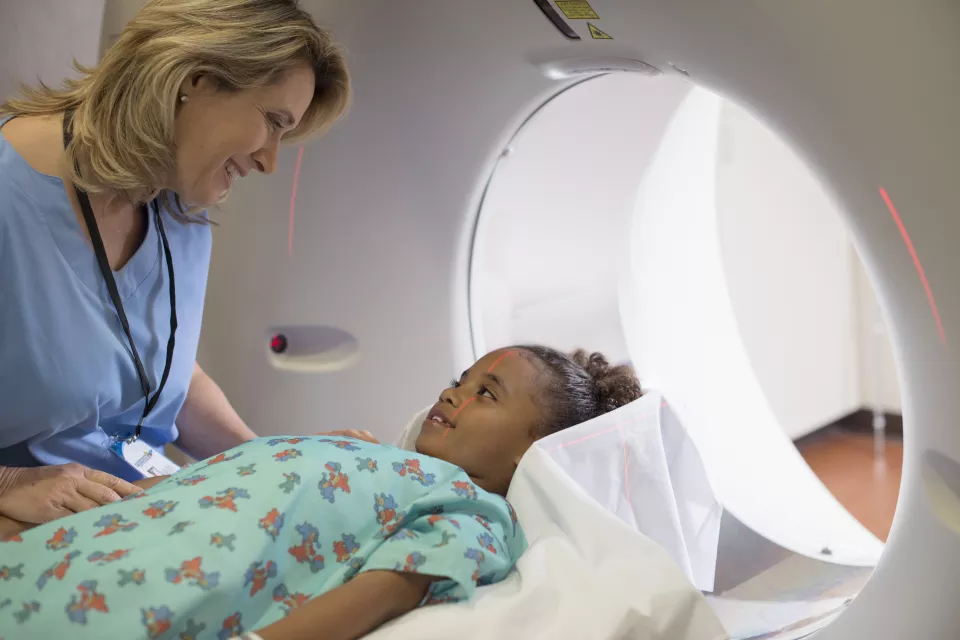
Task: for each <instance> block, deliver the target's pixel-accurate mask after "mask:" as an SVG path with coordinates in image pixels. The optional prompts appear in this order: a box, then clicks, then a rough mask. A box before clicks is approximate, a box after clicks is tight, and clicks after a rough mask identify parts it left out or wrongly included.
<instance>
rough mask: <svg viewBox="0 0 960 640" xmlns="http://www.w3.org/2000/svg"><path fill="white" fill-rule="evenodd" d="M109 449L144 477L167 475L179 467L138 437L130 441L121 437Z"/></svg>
mask: <svg viewBox="0 0 960 640" xmlns="http://www.w3.org/2000/svg"><path fill="white" fill-rule="evenodd" d="M110 450H111V451H113V453H115V454H116V455H118V456H120V458H122V459H123V460H124V462H126V463H127V464H128V465H130V466H131V467H133V468H134V469H136V470H137V471H138V472H140V473H142V474H143V476H144V477H145V478H146V477H154V478H155V477H157V476H169V475H171V474H174V473H176V472H177V471H179V470H180V467H178V466H177V464H176V463H175V462H173V461H172V460H170V458H168V457H167V456H165V455H163V454H162V453H160V452H159V451H157V450H156V449H154V448H153V447H151V446H150V445H148V444H147V443H146V442H144V441H143V440H141V439H139V438H138V439H136V440H134V441H132V442H128V441H127V440H122V439H117V440H114V442H113V444H112V445H111V446H110Z"/></svg>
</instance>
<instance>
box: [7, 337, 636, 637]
mask: <svg viewBox="0 0 960 640" xmlns="http://www.w3.org/2000/svg"><path fill="white" fill-rule="evenodd" d="M639 396H640V386H639V384H638V382H637V380H636V378H635V377H634V376H633V374H632V373H631V372H630V371H629V370H628V369H627V368H625V367H610V366H609V365H608V364H607V362H606V360H605V359H604V358H603V356H601V355H599V354H593V355H590V356H587V355H586V354H585V353H584V352H582V351H578V352H577V353H576V354H574V356H573V357H572V358H570V357H567V356H565V355H562V354H560V353H558V352H556V351H554V350H551V349H547V348H543V347H531V346H522V347H514V348H509V349H502V350H499V351H494V352H493V353H490V354H488V355H487V356H485V357H483V358H481V359H480V360H479V361H478V362H477V363H476V364H474V365H473V366H472V367H471V368H470V369H469V370H468V371H466V372H464V374H463V375H462V376H461V377H460V379H459V380H457V381H455V382H454V383H453V384H452V385H451V386H450V388H448V389H446V390H444V391H443V393H442V394H440V398H439V401H438V402H437V403H436V405H434V407H433V409H432V410H431V411H430V413H429V415H428V417H427V419H426V420H425V421H424V423H423V426H422V429H421V433H420V435H419V437H418V439H417V441H416V453H413V452H410V451H404V450H401V449H398V448H396V447H391V446H386V445H381V444H378V443H377V442H376V441H375V440H374V439H373V438H372V437H365V439H360V438H355V437H344V436H322V435H321V436H306V437H303V436H296V437H263V438H258V439H256V440H253V441H251V442H248V443H246V444H243V445H241V446H239V447H236V448H234V449H231V450H230V451H227V452H225V453H222V454H220V455H217V456H215V457H213V458H209V459H207V460H204V461H202V462H200V463H197V464H194V465H192V466H190V467H188V468H185V469H183V470H181V471H179V472H177V473H176V474H174V475H172V476H169V477H167V478H164V479H162V480H161V481H160V482H158V483H157V484H154V485H153V486H151V487H150V488H149V489H147V490H145V491H143V492H142V493H138V494H134V495H133V496H131V497H128V498H126V499H124V500H123V501H121V502H118V503H113V504H110V505H106V506H103V507H99V508H96V509H92V510H89V511H85V512H82V513H78V514H75V515H71V516H68V517H65V518H61V519H60V520H56V521H54V522H49V523H46V524H44V525H41V526H38V527H36V528H34V529H30V530H28V531H23V532H21V533H20V534H19V535H16V536H14V537H13V538H11V539H8V541H6V542H3V543H0V637H2V638H8V639H9V638H60V637H63V638H77V639H79V638H98V639H102V638H124V639H133V638H176V639H187V638H192V639H199V638H217V639H218V640H228V639H229V638H236V637H239V636H241V634H242V633H244V632H251V631H255V632H256V633H257V634H259V636H260V637H262V638H263V640H297V639H300V638H303V639H310V640H321V639H324V640H326V639H333V638H337V639H339V638H357V637H360V636H362V635H364V634H366V633H368V632H370V631H372V630H373V629H375V628H376V627H378V626H379V625H381V624H383V623H384V622H386V621H388V620H390V619H392V618H395V617H397V616H400V615H402V614H404V613H406V612H408V611H411V610H413V609H414V608H416V607H418V606H420V605H423V604H431V603H438V602H452V601H458V600H463V599H466V598H469V597H470V596H471V595H472V594H473V592H474V590H475V588H476V586H478V585H484V584H491V583H495V582H497V581H499V580H502V579H503V578H504V577H505V576H506V575H507V573H508V572H509V571H510V569H511V567H512V566H513V564H514V562H515V561H516V560H517V558H518V557H519V556H520V554H521V553H522V552H523V551H524V549H525V548H526V540H525V538H524V535H523V532H522V531H521V529H520V526H519V525H518V523H517V517H516V514H515V513H514V511H513V508H512V507H511V506H510V505H509V504H508V503H507V501H506V500H505V499H504V497H503V496H505V495H506V493H507V489H508V487H509V486H510V480H511V478H512V477H513V474H514V471H515V469H516V467H517V464H518V463H519V461H520V458H521V457H522V456H523V454H524V452H526V451H527V449H528V448H529V447H530V445H531V444H533V442H534V441H536V440H537V439H539V438H541V437H543V436H546V435H549V434H551V433H554V432H556V431H559V430H561V429H565V428H567V427H570V426H572V425H575V424H579V423H581V422H584V421H586V420H589V419H591V418H594V417H596V416H597V415H600V414H602V413H605V412H607V411H610V410H612V409H615V408H616V407H619V406H621V405H623V404H626V403H627V402H630V401H631V400H634V399H636V398H638V397H639ZM248 637H255V636H248Z"/></svg>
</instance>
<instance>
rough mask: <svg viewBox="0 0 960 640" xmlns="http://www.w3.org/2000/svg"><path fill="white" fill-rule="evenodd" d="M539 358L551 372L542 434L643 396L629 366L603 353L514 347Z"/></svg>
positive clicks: (580, 421)
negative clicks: (570, 352) (610, 361)
mask: <svg viewBox="0 0 960 640" xmlns="http://www.w3.org/2000/svg"><path fill="white" fill-rule="evenodd" d="M512 348H513V349H517V350H520V351H525V352H527V353H529V354H530V355H532V356H533V357H534V358H536V359H537V360H539V361H540V362H541V363H542V364H543V365H544V368H545V369H546V371H547V373H548V374H549V375H550V380H549V382H547V383H545V384H544V385H543V387H544V394H545V398H544V399H543V400H544V402H543V406H544V412H543V414H544V415H543V422H542V424H541V433H540V434H539V435H540V436H548V435H550V434H551V433H556V432H557V431H562V430H564V429H566V428H568V427H572V426H574V425H578V424H580V423H582V422H586V421H587V420H592V419H593V418H596V417H597V416H599V415H603V414H604V413H607V412H608V411H613V410H614V409H617V408H618V407H622V406H623V405H625V404H628V403H630V402H633V401H634V400H636V399H637V398H639V397H640V396H641V395H643V390H642V389H641V388H640V381H639V380H638V379H637V376H636V374H635V373H634V372H633V369H631V368H630V367H629V366H627V365H619V366H611V365H610V363H609V362H607V359H606V358H605V357H604V356H603V354H600V353H590V354H588V353H587V352H586V351H584V350H583V349H577V350H576V351H575V352H574V353H573V354H571V355H566V354H564V353H561V352H559V351H557V350H556V349H551V348H549V347H542V346H536V345H518V346H515V347H512Z"/></svg>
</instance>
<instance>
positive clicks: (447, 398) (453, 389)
mask: <svg viewBox="0 0 960 640" xmlns="http://www.w3.org/2000/svg"><path fill="white" fill-rule="evenodd" d="M545 375H547V374H546V373H545V372H544V371H543V370H542V368H541V366H540V364H539V362H538V361H537V360H536V359H535V358H534V357H533V356H532V355H531V354H529V353H527V352H525V351H520V350H516V349H501V350H499V351H494V352H492V353H489V354H487V355H486V356H484V357H483V358H481V359H480V360H478V361H477V362H476V363H475V364H474V365H473V366H472V367H470V369H468V370H467V371H464V372H463V375H461V376H460V379H459V380H455V381H453V382H452V383H451V386H450V387H449V388H448V389H446V390H444V392H443V393H441V394H440V399H439V401H438V402H437V404H435V405H434V407H433V409H432V410H431V411H430V413H429V414H427V419H426V420H425V421H424V422H423V426H422V427H421V430H420V436H419V437H418V438H417V443H416V449H417V452H418V453H422V454H424V455H429V456H433V457H435V458H440V459H442V460H446V461H447V462H449V463H451V464H455V465H457V466H458V467H460V468H461V469H463V470H464V471H466V472H467V475H469V476H470V477H471V479H473V481H474V482H476V484H477V485H479V486H480V487H482V488H484V489H486V490H487V491H490V492H492V493H497V494H500V495H506V493H507V489H508V488H509V487H510V480H511V479H512V478H513V472H514V471H515V470H516V468H517V464H519V462H520V458H521V457H523V454H524V453H526V451H527V449H529V448H530V445H531V444H533V443H534V441H536V440H537V433H538V432H539V428H540V422H541V415H540V403H539V401H538V396H539V394H540V389H541V384H542V380H543V376H545Z"/></svg>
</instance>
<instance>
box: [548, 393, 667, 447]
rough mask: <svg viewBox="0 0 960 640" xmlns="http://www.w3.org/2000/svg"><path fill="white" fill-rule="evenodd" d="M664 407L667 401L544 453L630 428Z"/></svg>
mask: <svg viewBox="0 0 960 640" xmlns="http://www.w3.org/2000/svg"><path fill="white" fill-rule="evenodd" d="M665 406H667V401H666V400H664V401H663V402H662V403H660V406H659V407H657V408H656V409H654V410H652V411H648V412H646V413H644V414H642V415H640V416H637V417H636V418H632V419H630V420H625V421H624V422H621V423H620V424H618V425H616V426H614V427H611V428H609V429H604V430H603V431H598V432H596V433H592V434H590V435H589V436H584V437H582V438H577V439H576V440H571V441H570V442H564V443H563V444H558V445H557V446H555V447H551V448H550V449H545V451H546V452H548V453H549V452H552V451H556V450H557V449H565V448H566V447H569V446H570V445H574V444H580V443H581V442H586V441H587V440H593V439H594V438H599V437H600V436H602V435H606V434H608V433H612V432H613V431H616V430H618V429H622V428H623V427H627V426H630V425H632V424H635V423H637V422H640V421H641V420H644V419H646V418H649V417H650V416H652V415H653V414H654V413H656V412H657V411H659V410H660V409H662V408H663V407H665Z"/></svg>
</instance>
